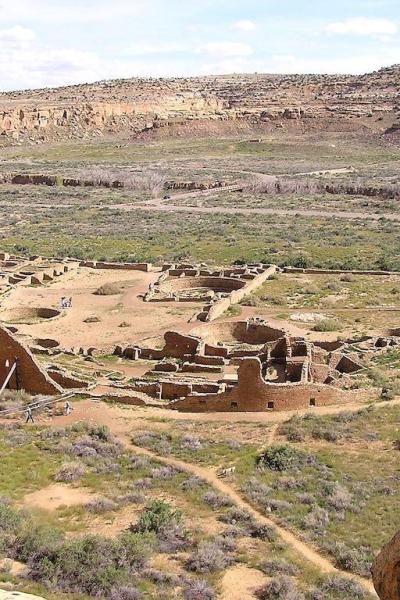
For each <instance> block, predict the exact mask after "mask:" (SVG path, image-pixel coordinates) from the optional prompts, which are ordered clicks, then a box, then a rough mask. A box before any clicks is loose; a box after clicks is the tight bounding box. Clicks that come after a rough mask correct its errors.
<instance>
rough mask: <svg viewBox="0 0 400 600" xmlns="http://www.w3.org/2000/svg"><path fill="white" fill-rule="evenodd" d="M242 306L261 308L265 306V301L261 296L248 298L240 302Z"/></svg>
mask: <svg viewBox="0 0 400 600" xmlns="http://www.w3.org/2000/svg"><path fill="white" fill-rule="evenodd" d="M240 304H242V306H253V307H254V308H260V307H261V306H263V301H262V300H261V298H260V297H259V296H246V297H245V298H243V300H241V301H240Z"/></svg>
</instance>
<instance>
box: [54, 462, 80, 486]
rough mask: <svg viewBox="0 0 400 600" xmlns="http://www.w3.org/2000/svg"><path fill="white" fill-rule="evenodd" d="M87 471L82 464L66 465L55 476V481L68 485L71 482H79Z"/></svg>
mask: <svg viewBox="0 0 400 600" xmlns="http://www.w3.org/2000/svg"><path fill="white" fill-rule="evenodd" d="M85 471H86V469H85V467H84V466H83V465H82V464H81V463H78V462H73V463H64V464H63V465H61V467H60V469H59V470H58V471H57V473H56V474H55V475H54V479H55V480H56V481H64V482H66V483H67V482H70V481H77V480H78V479H80V478H81V477H82V475H84V474H85Z"/></svg>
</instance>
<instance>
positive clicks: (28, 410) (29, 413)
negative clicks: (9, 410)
mask: <svg viewBox="0 0 400 600" xmlns="http://www.w3.org/2000/svg"><path fill="white" fill-rule="evenodd" d="M25 414H26V420H25V423H34V422H35V421H34V420H33V412H32V408H31V407H30V406H27V408H26V411H25Z"/></svg>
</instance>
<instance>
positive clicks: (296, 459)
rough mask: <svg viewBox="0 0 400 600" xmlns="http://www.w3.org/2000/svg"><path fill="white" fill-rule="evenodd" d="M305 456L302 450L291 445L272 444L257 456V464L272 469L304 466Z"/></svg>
mask: <svg viewBox="0 0 400 600" xmlns="http://www.w3.org/2000/svg"><path fill="white" fill-rule="evenodd" d="M307 458H308V457H307V455H306V454H305V453H304V452H301V451H300V450H297V449H296V448H293V447H292V446H287V445H273V446H270V447H269V448H267V450H266V451H265V452H264V453H263V454H261V455H260V456H259V458H258V464H259V466H263V467H267V468H268V469H271V470H272V471H287V470H289V469H296V468H299V467H302V466H304V465H305V464H306V463H307Z"/></svg>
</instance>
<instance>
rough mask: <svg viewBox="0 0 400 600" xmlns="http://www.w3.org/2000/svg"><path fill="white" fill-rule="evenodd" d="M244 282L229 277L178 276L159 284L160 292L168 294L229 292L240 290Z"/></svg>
mask: <svg viewBox="0 0 400 600" xmlns="http://www.w3.org/2000/svg"><path fill="white" fill-rule="evenodd" d="M245 285H246V282H245V281H243V280H239V279H233V278H231V277H178V278H173V279H166V280H165V281H163V282H162V283H161V284H160V292H162V293H165V294H168V293H173V292H181V291H184V290H199V289H203V290H212V291H213V292H224V293H227V294H229V293H230V292H233V291H235V290H240V289H242V288H243V287H244V286H245Z"/></svg>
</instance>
